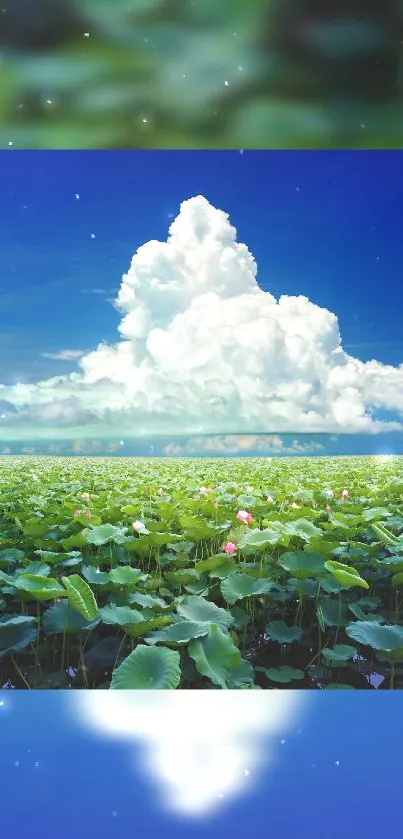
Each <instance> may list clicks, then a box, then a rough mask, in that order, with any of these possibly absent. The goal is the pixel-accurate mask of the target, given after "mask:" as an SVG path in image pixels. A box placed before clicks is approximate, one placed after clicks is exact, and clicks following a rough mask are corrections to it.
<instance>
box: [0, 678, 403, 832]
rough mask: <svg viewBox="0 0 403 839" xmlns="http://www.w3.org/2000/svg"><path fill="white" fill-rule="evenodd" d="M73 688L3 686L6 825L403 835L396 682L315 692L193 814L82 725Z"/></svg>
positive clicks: (114, 744)
mask: <svg viewBox="0 0 403 839" xmlns="http://www.w3.org/2000/svg"><path fill="white" fill-rule="evenodd" d="M69 696H70V694H68V693H67V692H63V691H53V692H52V691H37V692H35V691H26V692H25V691H20V692H18V691H15V692H14V691H2V692H1V696H0V701H1V702H3V703H4V704H3V705H0V736H1V752H0V783H1V800H2V808H1V809H2V813H1V826H2V831H3V833H4V836H7V837H10V838H11V837H14V836H16V837H17V836H24V835H25V836H28V835H29V836H36V835H38V836H40V837H41V839H54V837H55V836H57V837H58V839H70V837H75V839H84V837H88V836H91V837H97V839H110V837H111V836H113V837H114V839H127V837H130V836H133V837H134V836H147V837H153V838H154V837H156V836H164V837H166V839H170V837H172V839H174V838H175V839H186V837H188V836H195V837H206V836H209V837H210V839H222V837H223V836H227V835H228V836H230V837H232V839H241V837H245V835H250V836H259V837H260V836H263V837H265V836H281V838H282V839H295V837H299V839H305V837H306V839H323V837H324V836H325V837H326V839H340V837H342V838H343V839H357V837H358V836H368V837H371V838H372V837H375V836H382V837H383V836H385V837H386V836H392V835H393V836H398V835H399V824H400V820H401V754H402V747H403V725H402V718H401V697H400V694H399V692H398V691H396V692H394V693H393V692H389V691H373V692H365V693H362V692H359V691H357V692H354V691H333V692H331V691H326V692H324V693H322V694H320V695H318V696H316V697H314V698H312V701H310V702H309V703H308V708H307V710H306V712H305V713H304V714H302V715H301V718H300V719H298V720H297V719H296V721H295V725H293V728H292V729H290V730H289V731H288V732H287V733H286V734H284V740H285V742H284V743H281V740H280V737H282V735H281V734H279V737H278V738H277V737H276V741H275V742H276V752H277V759H276V762H275V764H274V766H273V767H272V768H270V767H267V768H266V769H264V770H263V772H262V773H261V775H260V777H259V781H258V782H257V783H256V784H255V785H254V788H253V790H252V791H251V792H250V793H249V795H247V796H246V797H243V798H242V797H239V798H238V799H235V800H234V803H233V804H232V805H231V804H229V805H228V806H227V808H224V809H223V811H222V813H220V814H218V815H216V816H214V817H212V818H210V819H209V820H208V821H206V822H199V823H197V824H193V825H192V824H189V822H184V821H182V820H178V819H174V818H173V817H172V816H168V815H167V814H166V813H164V812H162V811H161V810H159V809H157V807H156V797H155V789H154V788H153V782H152V781H149V780H146V779H145V778H144V777H143V773H142V771H141V766H142V758H141V755H140V752H139V751H138V750H137V751H135V754H134V757H133V756H132V752H133V745H131V746H128V745H127V744H126V743H125V742H124V741H114V740H107V739H102V738H101V737H100V736H99V735H98V734H94V733H92V732H91V733H89V732H86V731H85V729H84V728H82V727H81V724H79V723H78V722H77V721H76V720H75V719H74V717H73V716H69V714H68V712H67V708H68V698H69ZM189 702H191V692H189ZM181 736H186V732H185V730H184V731H183V732H182V733H181ZM263 747H264V745H263V744H262V748H263Z"/></svg>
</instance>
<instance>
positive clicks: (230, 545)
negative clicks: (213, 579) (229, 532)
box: [223, 542, 236, 554]
mask: <svg viewBox="0 0 403 839" xmlns="http://www.w3.org/2000/svg"><path fill="white" fill-rule="evenodd" d="M223 550H224V551H225V553H226V554H234V553H236V545H235V543H234V542H227V544H226V545H224V548H223Z"/></svg>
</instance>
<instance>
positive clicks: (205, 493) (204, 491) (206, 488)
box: [199, 487, 212, 495]
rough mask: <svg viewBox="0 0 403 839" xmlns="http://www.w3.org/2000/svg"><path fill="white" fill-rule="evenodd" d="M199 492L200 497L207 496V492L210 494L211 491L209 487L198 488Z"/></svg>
mask: <svg viewBox="0 0 403 839" xmlns="http://www.w3.org/2000/svg"><path fill="white" fill-rule="evenodd" d="M199 492H200V493H201V494H202V495H208V494H209V492H212V490H211V489H210V488H209V487H200V489H199Z"/></svg>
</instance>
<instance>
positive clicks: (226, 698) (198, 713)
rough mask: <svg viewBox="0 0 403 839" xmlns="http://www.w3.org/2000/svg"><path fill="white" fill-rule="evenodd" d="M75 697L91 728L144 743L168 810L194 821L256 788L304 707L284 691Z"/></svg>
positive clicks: (146, 762) (146, 763)
mask: <svg viewBox="0 0 403 839" xmlns="http://www.w3.org/2000/svg"><path fill="white" fill-rule="evenodd" d="M69 699H70V703H71V706H72V708H73V710H75V711H76V712H77V713H78V715H79V716H80V718H81V719H82V721H83V722H84V724H85V725H86V726H90V727H92V728H95V729H97V730H98V731H99V732H100V733H102V734H103V735H104V736H107V737H108V736H109V737H121V738H123V739H126V740H127V741H129V742H131V741H136V740H137V741H140V742H141V741H142V743H143V751H142V757H143V760H142V769H144V770H145V772H146V773H147V775H149V776H151V777H153V778H154V779H156V780H157V782H158V785H159V788H160V790H161V793H162V795H161V798H160V803H161V805H162V806H163V807H164V808H165V809H168V810H171V811H172V812H174V813H176V814H177V815H182V816H185V815H186V816H191V817H193V818H195V817H196V818H197V817H200V816H205V815H209V814H210V813H211V812H212V811H214V809H215V808H216V807H217V806H219V804H220V802H222V799H223V798H225V799H227V796H234V795H235V794H236V793H242V792H246V791H247V790H248V789H250V788H251V785H252V784H253V780H252V779H253V778H254V777H255V774H256V773H254V772H253V770H254V769H258V768H259V766H260V765H261V764H267V763H270V762H272V760H273V758H274V756H275V755H274V754H273V748H272V744H273V741H274V739H276V740H277V737H276V735H278V733H279V732H282V731H283V730H284V728H286V727H288V726H289V725H290V723H291V722H293V721H294V718H295V715H296V712H298V710H300V709H301V707H302V706H303V705H304V694H302V693H301V692H298V693H297V692H295V693H294V692H291V691H289V692H288V691H277V690H273V691H249V690H245V691H211V692H210V691H201V690H200V691H198V690H196V691H147V692H143V691H82V692H81V691H77V692H76V693H73V694H71V695H70V696H69ZM251 776H252V777H251Z"/></svg>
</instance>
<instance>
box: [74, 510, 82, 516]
mask: <svg viewBox="0 0 403 839" xmlns="http://www.w3.org/2000/svg"><path fill="white" fill-rule="evenodd" d="M81 513H82V510H74V515H75V516H81Z"/></svg>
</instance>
